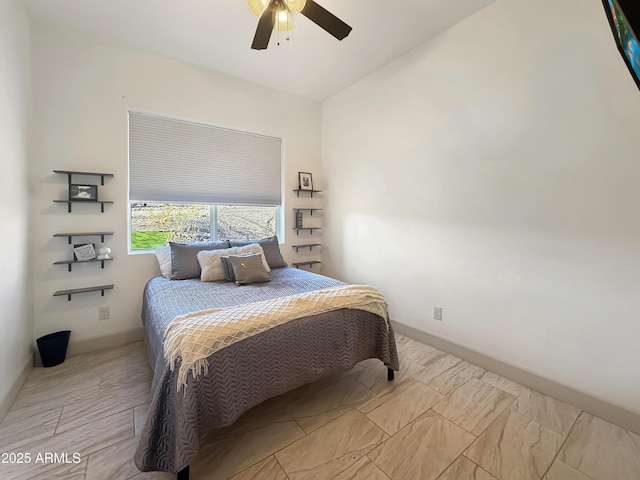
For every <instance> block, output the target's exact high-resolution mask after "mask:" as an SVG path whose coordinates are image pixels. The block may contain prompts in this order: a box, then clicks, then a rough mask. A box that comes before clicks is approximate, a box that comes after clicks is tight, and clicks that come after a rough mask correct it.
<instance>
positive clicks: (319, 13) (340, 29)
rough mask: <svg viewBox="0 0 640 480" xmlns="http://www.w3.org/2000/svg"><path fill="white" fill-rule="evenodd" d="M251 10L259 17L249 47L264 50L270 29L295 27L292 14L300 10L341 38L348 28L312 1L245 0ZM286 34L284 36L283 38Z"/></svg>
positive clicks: (345, 34) (283, 30) (281, 30)
mask: <svg viewBox="0 0 640 480" xmlns="http://www.w3.org/2000/svg"><path fill="white" fill-rule="evenodd" d="M246 2H247V6H248V7H249V10H250V11H251V13H253V14H254V15H255V16H256V17H259V18H260V20H258V27H257V28H256V33H255V36H254V37H253V43H252V44H251V48H252V49H254V50H264V49H266V48H267V46H268V45H269V39H270V38H271V32H273V30H274V29H275V30H276V31H277V32H288V31H290V30H293V29H294V28H295V25H294V23H293V20H292V18H291V14H292V13H302V15H304V16H305V17H307V18H308V19H309V20H311V21H312V22H314V23H315V24H316V25H318V26H319V27H320V28H322V29H323V30H326V31H327V32H328V33H330V34H331V35H333V36H334V37H335V38H337V39H338V40H342V39H343V38H345V37H346V36H347V35H349V33H350V32H351V27H350V26H349V25H347V24H346V23H344V22H343V21H342V20H340V19H339V18H338V17H336V16H335V15H334V14H332V13H331V12H329V11H328V10H326V9H325V8H323V7H321V6H320V5H318V4H317V3H316V2H314V1H313V0H246ZM288 39H289V37H288V36H287V40H288Z"/></svg>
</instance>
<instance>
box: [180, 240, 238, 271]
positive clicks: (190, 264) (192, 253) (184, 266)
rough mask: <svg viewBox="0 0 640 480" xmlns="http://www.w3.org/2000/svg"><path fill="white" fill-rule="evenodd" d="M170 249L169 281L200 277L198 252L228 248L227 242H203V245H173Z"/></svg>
mask: <svg viewBox="0 0 640 480" xmlns="http://www.w3.org/2000/svg"><path fill="white" fill-rule="evenodd" d="M169 246H170V247H171V280H184V279H187V278H196V277H200V273H201V271H200V264H199V263H198V252H200V251H202V250H220V249H222V248H230V245H229V242H228V241H226V240H225V241H224V242H205V243H173V242H169Z"/></svg>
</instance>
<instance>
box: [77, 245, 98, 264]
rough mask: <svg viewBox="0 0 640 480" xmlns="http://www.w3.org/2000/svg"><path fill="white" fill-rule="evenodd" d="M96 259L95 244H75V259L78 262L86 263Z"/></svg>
mask: <svg viewBox="0 0 640 480" xmlns="http://www.w3.org/2000/svg"><path fill="white" fill-rule="evenodd" d="M94 258H96V245H95V243H85V244H82V243H80V244H75V245H74V246H73V259H74V260H76V261H78V262H86V261H87V260H93V259H94Z"/></svg>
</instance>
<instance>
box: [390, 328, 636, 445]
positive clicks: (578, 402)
mask: <svg viewBox="0 0 640 480" xmlns="http://www.w3.org/2000/svg"><path fill="white" fill-rule="evenodd" d="M391 324H392V326H393V329H394V330H395V331H396V332H398V333H401V334H403V335H406V336H407V337H411V338H413V339H415V340H418V341H420V342H423V343H426V344H428V345H431V346H432V347H435V348H438V349H440V350H442V351H445V352H447V353H450V354H451V355H455V356H456V357H460V358H462V359H463V360H466V361H468V362H470V363H473V364H475V365H478V366H480V367H482V368H486V369H487V370H491V371H492V372H494V373H497V374H499V375H502V376H503V377H506V378H508V379H510V380H513V381H514V382H518V383H521V384H522V385H525V386H527V387H529V388H532V389H534V390H537V391H538V392H541V393H544V394H545V395H549V396H550V397H553V398H556V399H558V400H560V401H562V402H565V403H569V404H571V405H573V406H575V407H578V408H580V409H582V410H584V411H585V412H588V413H590V414H592V415H595V416H596V417H600V418H602V419H604V420H607V421H609V422H611V423H613V424H615V425H618V426H620V427H622V428H625V429H627V430H629V431H632V432H635V433H637V434H639V435H640V414H638V413H636V412H633V411H631V410H628V409H626V408H624V407H621V406H619V405H615V404H613V403H611V402H608V401H607V400H604V399H602V398H598V397H596V396H593V395H591V394H588V393H585V392H581V391H580V390H576V389H574V388H571V387H567V386H566V385H562V384H561V383H558V382H557V381H555V380H551V379H548V378H546V377H542V376H540V375H538V374H536V373H533V372H530V371H528V370H525V369H523V368H520V367H515V366H513V365H510V364H508V363H505V362H503V361H501V360H497V359H495V358H493V357H490V356H488V355H485V354H484V353H480V352H477V351H475V350H473V349H470V348H468V347H465V346H462V345H459V344H457V343H453V342H451V341H449V340H445V339H444V338H441V337H437V336H435V335H431V334H429V333H427V332H423V331H422V330H418V329H416V328H414V327H411V326H409V325H405V324H404V323H400V322H398V321H395V320H392V321H391ZM401 367H402V365H401Z"/></svg>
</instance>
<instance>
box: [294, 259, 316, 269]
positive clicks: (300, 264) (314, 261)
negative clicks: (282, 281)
mask: <svg viewBox="0 0 640 480" xmlns="http://www.w3.org/2000/svg"><path fill="white" fill-rule="evenodd" d="M319 263H322V262H321V261H319V260H309V261H308V262H293V263H292V264H291V265H293V266H294V267H296V268H300V267H301V266H303V265H308V266H309V268H313V266H314V265H317V264H319Z"/></svg>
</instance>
